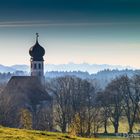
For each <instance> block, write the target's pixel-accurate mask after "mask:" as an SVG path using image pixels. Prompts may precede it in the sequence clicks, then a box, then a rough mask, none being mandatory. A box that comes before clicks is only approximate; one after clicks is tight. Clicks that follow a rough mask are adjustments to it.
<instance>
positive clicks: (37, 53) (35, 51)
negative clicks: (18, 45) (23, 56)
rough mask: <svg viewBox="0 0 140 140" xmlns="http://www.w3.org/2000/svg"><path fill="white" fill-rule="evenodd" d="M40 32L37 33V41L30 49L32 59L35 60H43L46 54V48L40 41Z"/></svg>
mask: <svg viewBox="0 0 140 140" xmlns="http://www.w3.org/2000/svg"><path fill="white" fill-rule="evenodd" d="M38 37H39V35H38V33H36V43H35V45H34V46H32V47H31V48H30V50H29V54H30V56H31V59H33V60H34V61H43V56H44V55H45V49H44V48H43V47H42V46H41V45H40V44H39V43H38Z"/></svg>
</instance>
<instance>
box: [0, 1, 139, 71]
mask: <svg viewBox="0 0 140 140" xmlns="http://www.w3.org/2000/svg"><path fill="white" fill-rule="evenodd" d="M139 6H140V1H138V0H114V1H112V0H106V1H105V0H94V1H93V0H75V1H74V0H71V1H70V0H68V1H67V2H66V1H64V0H48V1H45V0H40V1H33V0H30V1H29V0H28V1H27V0H20V1H18V0H13V1H12V2H11V1H10V0H5V1H1V2H0V17H1V18H0V49H1V51H0V64H3V65H7V66H10V65H14V64H28V65H29V64H30V56H29V53H28V51H29V48H30V47H31V46H33V45H34V43H35V33H36V32H38V33H39V35H40V37H39V42H40V44H41V45H42V46H43V47H44V48H45V50H46V55H45V57H44V59H45V63H47V64H67V63H69V62H73V63H78V64H79V63H89V64H109V65H122V66H131V67H135V68H140V63H139V61H138V60H140V54H139V52H140V8H139Z"/></svg>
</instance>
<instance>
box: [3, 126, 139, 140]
mask: <svg viewBox="0 0 140 140" xmlns="http://www.w3.org/2000/svg"><path fill="white" fill-rule="evenodd" d="M103 139H104V140H121V139H122V138H116V139H115V138H108V137H104V138H80V137H73V136H69V135H68V134H62V133H56V132H47V131H36V130H25V129H15V128H6V127H0V140H103ZM123 140H125V138H123ZM133 140H138V139H137V138H136V139H133Z"/></svg>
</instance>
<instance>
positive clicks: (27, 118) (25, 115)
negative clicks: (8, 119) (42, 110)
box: [20, 108, 32, 129]
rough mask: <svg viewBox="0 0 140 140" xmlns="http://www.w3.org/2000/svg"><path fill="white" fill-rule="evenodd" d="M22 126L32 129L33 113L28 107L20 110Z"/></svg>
mask: <svg viewBox="0 0 140 140" xmlns="http://www.w3.org/2000/svg"><path fill="white" fill-rule="evenodd" d="M20 128H24V129H32V114H31V112H30V111H29V110H28V109H25V108H23V109H21V110H20Z"/></svg>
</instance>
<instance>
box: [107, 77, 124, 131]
mask: <svg viewBox="0 0 140 140" xmlns="http://www.w3.org/2000/svg"><path fill="white" fill-rule="evenodd" d="M105 94H106V95H105V97H106V98H108V99H106V100H108V104H109V118H110V121H111V122H112V124H113V127H114V132H115V133H118V128H119V121H120V117H121V115H122V111H123V108H122V97H121V91H120V81H119V79H118V78H116V79H115V80H113V81H112V82H111V83H109V84H108V86H107V87H106V89H105Z"/></svg>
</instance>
